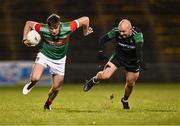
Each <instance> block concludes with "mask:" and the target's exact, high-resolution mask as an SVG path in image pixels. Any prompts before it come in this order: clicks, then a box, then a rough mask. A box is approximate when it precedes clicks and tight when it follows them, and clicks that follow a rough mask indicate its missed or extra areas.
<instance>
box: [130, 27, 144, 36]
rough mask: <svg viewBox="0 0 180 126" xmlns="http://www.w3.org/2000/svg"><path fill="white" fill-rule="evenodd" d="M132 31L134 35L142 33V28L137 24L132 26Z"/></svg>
mask: <svg viewBox="0 0 180 126" xmlns="http://www.w3.org/2000/svg"><path fill="white" fill-rule="evenodd" d="M132 32H133V34H134V35H135V34H137V33H142V31H141V29H140V28H138V27H136V26H133V27H132Z"/></svg>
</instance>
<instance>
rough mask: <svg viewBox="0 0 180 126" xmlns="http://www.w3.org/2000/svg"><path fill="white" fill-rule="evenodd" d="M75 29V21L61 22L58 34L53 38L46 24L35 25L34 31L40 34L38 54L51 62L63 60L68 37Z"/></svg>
mask: <svg viewBox="0 0 180 126" xmlns="http://www.w3.org/2000/svg"><path fill="white" fill-rule="evenodd" d="M76 29H77V23H76V21H71V22H61V23H60V31H59V33H58V34H57V35H55V36H53V35H51V33H50V32H49V29H48V25H47V24H36V25H35V30H36V31H38V32H39V33H40V35H41V42H42V47H41V49H40V52H41V53H43V54H44V55H45V56H47V57H48V58H50V59H53V60H58V59H61V58H63V57H64V56H66V53H67V50H68V44H69V37H70V35H71V33H72V32H73V31H75V30H76Z"/></svg>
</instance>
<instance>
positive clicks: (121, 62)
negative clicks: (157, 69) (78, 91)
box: [83, 19, 145, 109]
mask: <svg viewBox="0 0 180 126" xmlns="http://www.w3.org/2000/svg"><path fill="white" fill-rule="evenodd" d="M113 39H115V40H116V42H117V46H116V48H115V50H114V53H113V54H112V56H111V58H110V59H109V61H108V62H107V64H106V65H105V67H104V69H103V70H102V71H99V72H98V73H97V74H96V76H94V77H92V78H91V79H90V80H89V81H87V82H86V83H85V84H84V87H83V90H84V91H85V92H87V91H89V90H90V89H91V88H92V87H93V86H94V85H95V84H96V83H97V82H99V81H101V80H106V79H109V78H110V77H111V76H112V74H113V73H114V72H115V71H116V70H117V69H118V68H119V67H121V66H122V67H124V68H125V69H126V73H125V74H126V84H125V92H124V97H123V98H121V102H122V104H123V108H124V109H130V107H129V104H128V98H129V96H130V95H131V93H132V90H133V87H134V86H135V82H136V80H137V79H138V77H139V71H140V69H145V64H144V61H143V51H142V47H143V43H144V39H143V33H142V32H141V31H140V29H138V28H137V27H134V26H132V25H131V22H130V21H129V20H127V19H123V20H121V21H120V22H119V25H118V27H115V28H113V29H112V30H111V31H109V32H108V33H107V34H105V35H104V36H103V37H102V38H101V39H100V50H99V57H100V58H103V57H104V51H103V46H104V44H105V43H106V42H108V41H110V40H113Z"/></svg>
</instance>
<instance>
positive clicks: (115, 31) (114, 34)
mask: <svg viewBox="0 0 180 126" xmlns="http://www.w3.org/2000/svg"><path fill="white" fill-rule="evenodd" d="M118 32H119V31H118V28H117V27H115V28H113V29H112V30H111V31H109V32H108V33H107V35H108V37H109V38H110V39H113V38H115V37H116V35H117V33H118Z"/></svg>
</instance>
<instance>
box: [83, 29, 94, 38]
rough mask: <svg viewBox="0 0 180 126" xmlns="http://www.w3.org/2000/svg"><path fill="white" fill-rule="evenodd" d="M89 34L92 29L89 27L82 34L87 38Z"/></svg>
mask: <svg viewBox="0 0 180 126" xmlns="http://www.w3.org/2000/svg"><path fill="white" fill-rule="evenodd" d="M91 33H93V29H92V28H91V27H89V28H88V30H87V31H86V33H84V36H87V35H89V34H91Z"/></svg>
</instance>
